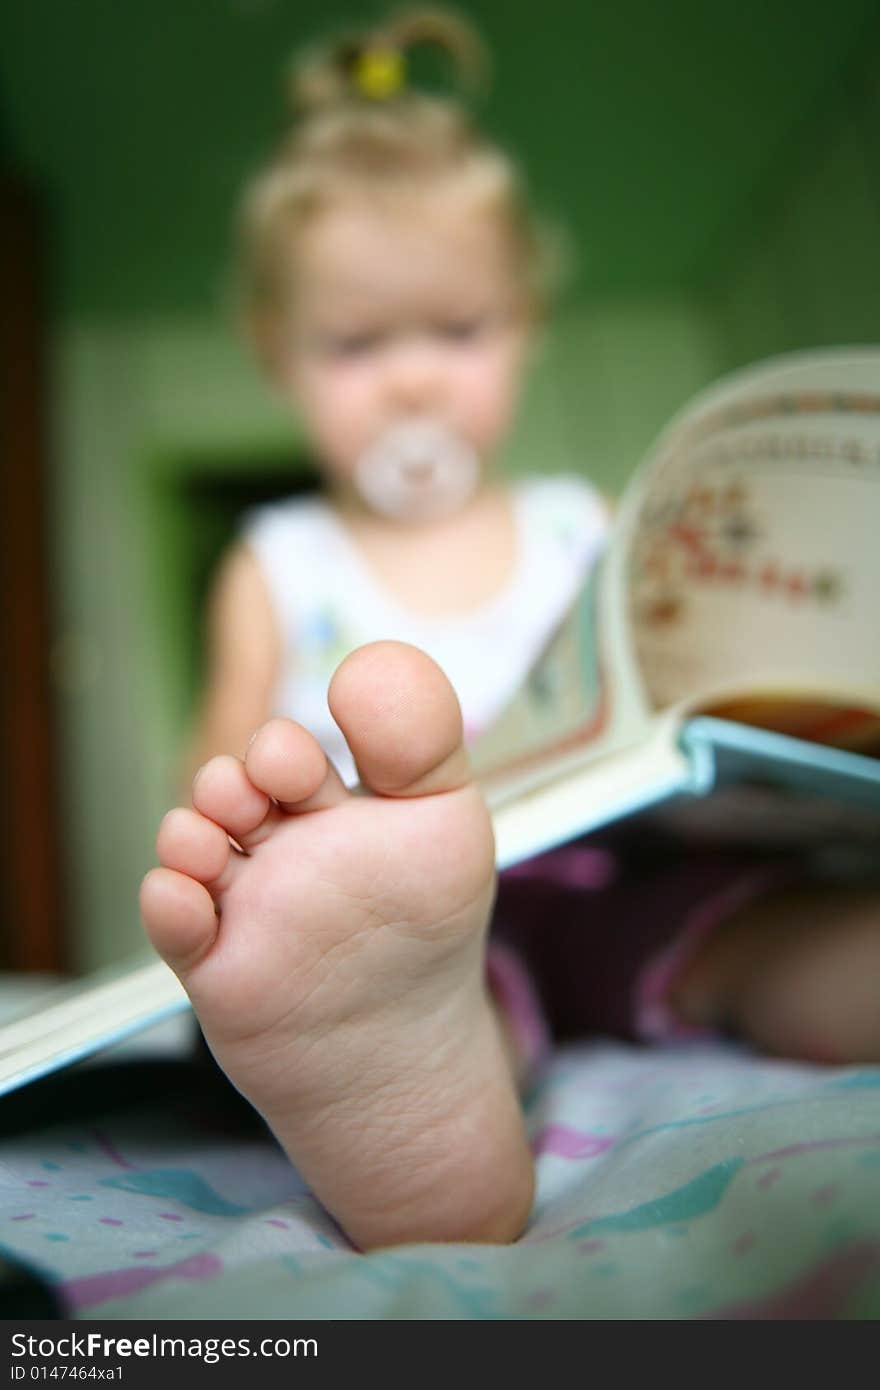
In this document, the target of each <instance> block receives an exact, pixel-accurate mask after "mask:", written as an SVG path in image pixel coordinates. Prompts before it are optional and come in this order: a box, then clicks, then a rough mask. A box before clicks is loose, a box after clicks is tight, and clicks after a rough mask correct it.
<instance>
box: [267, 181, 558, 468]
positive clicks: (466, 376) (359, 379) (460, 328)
mask: <svg viewBox="0 0 880 1390" xmlns="http://www.w3.org/2000/svg"><path fill="white" fill-rule="evenodd" d="M293 270H294V274H295V284H296V287H297V289H296V297H295V300H294V303H293V306H292V311H291V313H290V315H289V316H288V318H287V320H286V323H285V328H284V331H283V333H282V335H281V341H280V343H279V345H278V349H277V350H276V353H275V354H274V361H275V363H276V374H277V377H278V378H279V380H280V384H281V386H282V389H283V390H284V392H285V394H286V395H287V397H288V399H289V400H290V401H291V403H292V404H294V405H295V407H296V408H297V409H298V410H299V411H300V413H301V414H302V416H303V418H304V422H305V425H306V428H307V430H308V431H309V434H310V436H311V440H312V443H313V445H314V446H315V448H316V449H317V452H318V457H319V461H320V463H321V464H322V465H323V467H324V468H325V470H326V472H327V473H328V474H329V476H330V478H331V479H333V480H334V481H336V482H342V483H344V482H346V481H347V480H348V479H350V478H351V476H352V474H353V472H354V469H355V466H356V464H357V462H358V460H359V458H360V457H361V455H362V454H363V452H364V451H365V450H366V449H367V448H368V447H369V446H370V445H372V444H373V443H374V442H375V441H376V440H377V439H378V438H379V437H380V436H381V435H382V434H383V433H384V432H385V431H386V430H387V429H389V428H390V427H391V426H393V425H396V424H399V423H401V422H403V421H406V420H410V419H412V418H413V417H415V416H426V415H427V416H430V417H432V418H434V419H436V420H438V421H440V422H442V423H443V424H444V425H445V426H447V427H449V428H450V429H452V430H453V431H455V432H457V434H458V435H459V436H460V437H461V438H462V439H464V440H466V441H467V443H469V444H470V445H471V446H472V448H473V449H474V450H475V452H476V454H477V456H478V457H479V459H480V460H481V461H484V462H485V461H486V460H488V459H489V458H490V457H491V455H492V453H493V451H494V450H495V448H496V446H497V445H498V444H500V442H501V440H502V438H503V437H504V435H505V433H506V432H507V429H508V427H509V425H510V422H511V417H512V415H513V412H514V409H515V406H516V402H517V398H518V395H519V388H520V380H521V376H522V371H523V366H524V360H525V357H526V350H527V347H528V342H529V336H530V335H529V327H528V318H527V314H526V312H525V308H524V303H523V296H522V294H521V293H518V288H517V283H516V280H515V277H514V274H513V270H512V267H511V264H510V253H509V250H508V246H507V243H506V240H505V237H504V235H503V232H502V229H501V228H500V226H499V225H498V220H497V218H494V217H492V216H490V215H489V214H488V213H486V212H482V211H481V212H475V211H474V210H473V209H472V208H468V207H465V206H462V205H461V203H460V202H459V203H458V204H456V203H455V202H453V200H452V199H451V197H448V196H447V197H446V198H439V197H437V198H435V199H432V200H431V201H430V202H428V201H427V200H426V199H422V200H420V201H419V202H418V203H417V204H415V205H414V206H412V207H408V208H407V209H406V210H404V209H403V208H400V209H398V208H397V207H395V208H394V209H387V208H382V207H379V206H377V205H375V204H371V203H369V202H368V201H366V200H364V201H361V202H356V201H355V200H351V201H350V202H346V203H340V204H339V205H337V206H334V207H333V208H331V209H328V210H326V211H324V212H322V213H320V214H319V215H317V216H316V217H315V219H314V220H313V221H312V222H311V223H309V224H308V225H307V227H306V228H305V229H304V231H303V232H302V234H301V236H300V238H299V240H298V244H297V247H296V255H295V264H294V267H293Z"/></svg>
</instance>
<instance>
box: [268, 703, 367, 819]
mask: <svg viewBox="0 0 880 1390" xmlns="http://www.w3.org/2000/svg"><path fill="white" fill-rule="evenodd" d="M245 769H246V772H247V775H248V777H249V778H250V779H251V781H252V782H253V784H254V786H256V787H259V788H260V790H261V791H263V792H265V793H266V794H267V795H268V796H271V797H272V798H273V799H274V800H275V801H276V802H277V803H278V804H279V806H280V807H281V809H282V810H284V811H286V812H288V813H295V812H301V811H318V810H323V809H324V808H325V807H328V806H335V805H338V803H339V802H340V801H344V800H345V798H346V797H347V796H348V792H347V791H346V789H345V785H344V783H343V781H342V778H341V777H340V776H339V773H338V772H337V771H336V769H335V768H334V767H333V766H332V764H331V763H329V762H328V761H327V756H326V754H325V753H324V750H323V749H322V747H321V745H320V744H319V743H318V742H317V740H316V739H315V738H313V737H312V735H311V734H310V733H309V732H308V730H306V729H304V728H303V727H302V725H300V724H294V723H293V721H292V720H290V719H270V720H269V722H268V723H267V724H264V725H263V726H262V727H261V728H260V729H258V730H257V732H256V733H255V734H254V736H253V738H252V739H251V742H250V746H249V747H248V750H247V753H246V755H245Z"/></svg>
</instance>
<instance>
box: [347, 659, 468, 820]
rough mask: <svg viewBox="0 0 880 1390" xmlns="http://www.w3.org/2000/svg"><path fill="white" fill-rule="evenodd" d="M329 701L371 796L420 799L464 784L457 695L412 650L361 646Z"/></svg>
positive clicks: (464, 758) (429, 662) (439, 673)
mask: <svg viewBox="0 0 880 1390" xmlns="http://www.w3.org/2000/svg"><path fill="white" fill-rule="evenodd" d="M328 700H329V704H330V711H331V713H332V715H333V718H334V719H335V720H336V722H337V724H338V725H339V727H340V728H341V729H342V732H343V733H344V735H345V738H346V741H347V743H348V746H349V748H350V749H351V751H352V754H353V756H354V759H355V762H356V763H357V767H358V772H359V774H360V777H361V780H362V781H363V783H364V785H365V786H367V787H369V788H370V790H371V791H374V792H377V793H379V794H380V795H384V796H425V795H429V794H431V793H433V792H444V791H452V790H454V789H456V788H458V787H461V786H463V785H464V784H465V783H466V782H467V781H468V780H469V778H470V767H469V762H468V756H467V752H466V750H465V747H464V741H463V731H462V719H461V708H460V706H459V703H458V699H457V697H456V694H455V691H454V690H453V689H452V686H451V685H450V683H449V681H448V679H447V678H446V676H445V675H444V674H443V672H442V671H441V669H440V667H439V666H438V665H437V664H436V662H434V661H432V660H431V658H430V657H429V656H427V655H426V654H425V653H424V652H422V651H419V650H418V648H417V647H409V646H406V645H405V644H404V643H402V642H373V643H371V644H370V645H369V646H366V647H361V648H359V649H358V651H356V652H353V653H352V655H351V656H349V657H347V658H346V660H345V661H344V662H343V663H342V665H341V666H340V667H339V669H338V671H337V672H336V674H335V676H334V677H333V680H332V682H331V684H330V691H329V695H328Z"/></svg>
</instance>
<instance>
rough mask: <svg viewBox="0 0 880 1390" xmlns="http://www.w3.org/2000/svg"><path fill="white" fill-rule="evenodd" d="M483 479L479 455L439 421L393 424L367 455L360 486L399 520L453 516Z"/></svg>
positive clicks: (358, 469) (359, 468) (359, 469)
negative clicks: (481, 477)
mask: <svg viewBox="0 0 880 1390" xmlns="http://www.w3.org/2000/svg"><path fill="white" fill-rule="evenodd" d="M479 477H480V463H479V459H478V458H477V455H476V452H475V451H474V449H473V448H472V447H471V445H470V444H468V443H467V441H466V440H464V439H461V438H460V437H459V436H458V435H457V434H456V433H455V432H454V430H451V429H450V428H449V427H448V426H446V425H443V424H441V423H440V421H438V420H432V419H426V418H421V419H416V420H407V421H403V422H402V423H401V424H397V425H392V426H391V428H390V429H388V430H386V431H385V433H384V434H382V435H380V436H379V438H378V439H377V440H376V441H375V443H373V444H371V445H370V447H369V448H368V449H367V450H366V451H365V452H364V453H363V454H362V455H361V457H360V459H359V460H358V462H357V464H356V466H355V471H354V484H355V487H356V488H357V490H358V492H359V493H360V495H361V497H362V498H363V500H364V501H365V502H366V503H367V505H368V506H369V507H371V508H372V509H373V510H374V511H377V512H381V513H382V515H383V516H388V517H393V518H394V520H395V521H435V520H440V519H441V518H443V517H446V516H452V515H453V513H455V512H457V511H458V509H459V507H462V506H463V505H464V503H465V502H466V501H467V500H468V498H469V497H470V496H471V495H472V494H473V492H474V490H475V488H476V486H477V483H478V481H479Z"/></svg>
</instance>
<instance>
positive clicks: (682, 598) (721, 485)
mask: <svg viewBox="0 0 880 1390" xmlns="http://www.w3.org/2000/svg"><path fill="white" fill-rule="evenodd" d="M878 528H880V349H867V348H863V349H852V350H843V349H841V350H838V351H835V352H821V353H820V352H816V353H805V354H799V355H797V356H793V357H790V358H783V359H779V360H778V361H777V362H775V363H771V364H768V366H766V367H764V368H759V369H754V370H751V371H748V372H743V373H741V374H739V375H738V376H737V377H734V378H732V379H731V380H730V381H729V382H728V383H726V384H722V386H721V387H719V388H715V390H713V391H710V392H708V393H706V395H705V396H704V397H703V398H702V399H701V401H700V402H698V404H697V407H696V408H694V407H692V408H691V409H689V410H688V412H687V413H686V415H685V416H684V417H683V418H682V419H681V420H680V421H679V423H678V424H674V425H673V426H672V427H671V428H670V430H669V431H668V432H667V434H666V435H665V436H664V438H663V439H661V441H660V443H659V445H658V447H657V449H656V450H655V452H654V454H653V455H652V457H651V458H650V459H649V460H648V461H647V463H646V465H645V470H644V472H643V475H642V478H641V480H640V482H639V485H638V488H637V490H636V493H635V494H634V495H633V498H632V500H631V503H630V506H629V508H628V510H627V514H626V516H625V517H624V518H623V519H622V525H621V535H620V538H619V554H620V561H619V563H620V565H621V571H622V572H621V583H620V586H619V590H618V596H619V598H620V601H622V602H623V603H624V604H625V611H624V612H623V613H622V614H620V615H619V621H620V623H621V625H622V626H623V627H624V628H625V630H626V631H627V632H628V634H629V635H630V640H631V641H632V647H633V656H634V666H635V672H636V677H635V678H636V679H637V680H638V681H639V682H640V684H641V690H642V692H643V694H644V697H645V699H646V701H647V703H648V705H649V707H650V708H651V709H653V710H661V709H668V708H669V707H670V706H673V705H683V706H686V707H687V708H688V709H689V710H692V709H694V708H697V707H699V708H700V709H704V708H706V707H713V708H714V712H716V713H719V712H721V708H720V707H719V702H722V701H723V702H725V705H724V712H725V714H726V716H727V717H733V718H736V717H742V718H745V719H746V720H751V721H753V722H757V723H763V724H765V725H766V726H768V727H782V728H783V729H785V730H786V731H789V732H791V733H793V734H796V735H797V736H799V737H805V738H812V737H824V736H826V735H827V737H828V739H829V741H833V740H834V737H835V730H834V729H833V728H832V724H834V723H836V725H837V731H836V732H837V733H839V734H840V735H841V736H842V737H843V740H844V742H845V743H846V742H847V741H848V742H849V743H850V744H851V745H852V746H857V745H858V744H859V742H860V741H861V742H864V741H865V739H866V737H867V735H868V733H869V732H870V727H871V726H872V725H873V728H874V732H876V726H877V718H876V716H877V712H878V707H880V640H878V626H877V604H878V596H880V546H878V544H877V535H878ZM792 702H794V704H795V705H800V707H801V708H800V710H799V711H798V709H797V708H790V707H789V708H787V707H788V706H791V705H792ZM835 710H836V713H835ZM847 726H848V728H847ZM823 728H824V730H825V734H824V735H823Z"/></svg>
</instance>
